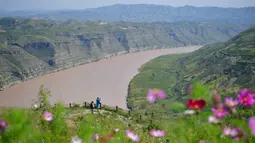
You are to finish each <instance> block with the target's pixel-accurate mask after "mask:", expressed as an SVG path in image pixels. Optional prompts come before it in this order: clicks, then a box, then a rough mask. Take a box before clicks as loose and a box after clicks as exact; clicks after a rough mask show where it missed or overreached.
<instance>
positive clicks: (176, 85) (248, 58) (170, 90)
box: [127, 27, 255, 112]
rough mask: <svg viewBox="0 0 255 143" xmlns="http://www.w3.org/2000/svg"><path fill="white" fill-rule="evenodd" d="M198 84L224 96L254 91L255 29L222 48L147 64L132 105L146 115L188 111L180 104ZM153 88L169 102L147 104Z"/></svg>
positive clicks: (137, 81)
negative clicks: (193, 85)
mask: <svg viewBox="0 0 255 143" xmlns="http://www.w3.org/2000/svg"><path fill="white" fill-rule="evenodd" d="M195 81H200V82H202V83H205V84H206V85H208V86H209V87H213V88H217V89H218V90H219V91H220V92H221V93H222V94H223V95H229V94H233V93H236V92H237V91H238V90H239V88H240V87H242V88H244V87H245V88H254V87H255V27H253V28H250V29H248V30H246V31H244V32H242V33H240V34H239V35H237V36H235V37H234V38H232V39H231V40H229V41H228V42H225V43H222V44H213V45H209V46H204V47H203V48H201V49H199V50H197V51H195V52H192V53H190V54H185V55H167V56H161V57H158V58H156V59H154V60H151V61H150V62H148V63H146V64H145V65H143V66H142V67H141V68H140V73H139V74H138V75H136V76H135V77H134V78H133V80H132V81H131V83H130V88H129V89H130V92H129V97H128V99H127V100H128V104H129V106H130V107H131V108H132V109H134V110H139V111H143V112H144V111H145V110H157V109H158V110H162V109H164V110H165V109H166V110H169V111H174V109H176V108H178V109H180V108H183V109H184V105H183V103H180V104H178V101H180V102H183V100H184V99H186V97H187V96H186V95H187V89H188V87H189V86H190V85H191V84H192V83H193V82H195ZM149 88H160V89H163V90H164V91H166V92H167V94H168V99H167V100H164V101H162V102H159V103H157V104H154V105H153V106H151V105H148V104H146V103H147V101H146V98H145V96H144V95H146V94H147V92H148V89H149ZM205 91H206V90H205ZM204 93H205V92H204ZM176 101H177V102H176ZM172 103H173V104H172Z"/></svg>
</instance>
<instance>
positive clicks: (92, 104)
mask: <svg viewBox="0 0 255 143" xmlns="http://www.w3.org/2000/svg"><path fill="white" fill-rule="evenodd" d="M90 109H91V113H92V114H93V113H94V102H93V101H92V102H91V103H90Z"/></svg>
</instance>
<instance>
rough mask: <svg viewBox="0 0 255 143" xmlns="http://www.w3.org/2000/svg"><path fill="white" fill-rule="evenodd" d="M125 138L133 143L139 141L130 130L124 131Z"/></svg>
mask: <svg viewBox="0 0 255 143" xmlns="http://www.w3.org/2000/svg"><path fill="white" fill-rule="evenodd" d="M126 136H127V137H128V138H129V139H131V140H132V141H134V142H139V141H140V137H139V136H138V135H136V134H135V133H133V132H132V131H130V130H127V131H126Z"/></svg>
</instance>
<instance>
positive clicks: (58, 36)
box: [0, 19, 245, 89]
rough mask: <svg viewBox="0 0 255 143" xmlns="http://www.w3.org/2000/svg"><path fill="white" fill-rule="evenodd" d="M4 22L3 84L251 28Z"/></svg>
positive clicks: (0, 63) (0, 78) (0, 84)
mask: <svg viewBox="0 0 255 143" xmlns="http://www.w3.org/2000/svg"><path fill="white" fill-rule="evenodd" d="M0 25H1V29H2V31H1V32H0V66H1V69H0V89H3V88H4V87H8V86H10V85H13V84H15V83H17V82H20V81H24V80H28V79H31V78H33V77H36V76H39V75H43V74H47V73H50V72H55V71H58V70H62V69H65V68H69V67H73V66H77V65H80V64H85V63H89V62H95V61H97V60H100V59H103V58H109V57H112V56H116V55H120V54H126V53H130V52H138V51H143V50H150V49H156V48H171V47H178V46H185V45H201V44H208V43H213V42H221V41H224V40H227V39H228V38H230V37H231V36H234V35H236V34H237V32H240V31H242V30H243V29H244V28H245V27H242V26H237V25H234V26H233V25H232V26H230V27H224V28H225V31H222V30H219V28H217V27H218V26H217V25H213V24H205V23H192V22H191V23H190V25H189V24H188V23H187V22H186V23H184V24H179V23H169V24H167V23H164V24H144V25H143V24H130V23H103V24H102V23H96V22H87V23H86V22H85V23H80V22H77V21H67V22H62V23H61V22H54V21H33V20H24V21H22V20H13V19H1V20H0ZM212 25H213V27H212ZM221 29H222V28H221ZM219 37H220V38H219Z"/></svg>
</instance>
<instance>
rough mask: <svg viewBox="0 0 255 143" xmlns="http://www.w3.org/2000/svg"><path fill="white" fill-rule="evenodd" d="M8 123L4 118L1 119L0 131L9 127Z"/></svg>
mask: <svg viewBox="0 0 255 143" xmlns="http://www.w3.org/2000/svg"><path fill="white" fill-rule="evenodd" d="M7 126H8V125H7V123H6V122H5V121H3V120H0V133H2V132H3V131H4V130H5V129H6V128H7Z"/></svg>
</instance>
